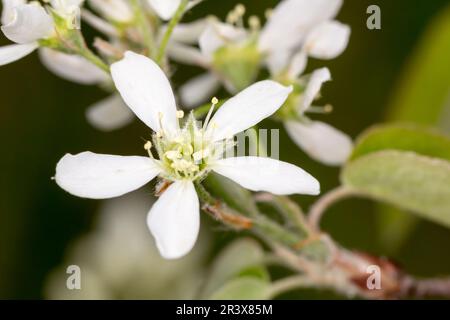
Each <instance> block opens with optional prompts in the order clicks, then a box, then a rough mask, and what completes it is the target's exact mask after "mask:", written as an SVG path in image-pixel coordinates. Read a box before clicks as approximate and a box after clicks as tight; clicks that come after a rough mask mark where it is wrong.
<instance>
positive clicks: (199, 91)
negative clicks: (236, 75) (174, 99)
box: [178, 73, 220, 108]
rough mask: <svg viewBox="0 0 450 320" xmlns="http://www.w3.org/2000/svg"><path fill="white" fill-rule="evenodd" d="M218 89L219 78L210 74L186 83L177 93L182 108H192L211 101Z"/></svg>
mask: <svg viewBox="0 0 450 320" xmlns="http://www.w3.org/2000/svg"><path fill="white" fill-rule="evenodd" d="M219 87H220V79H219V78H217V77H216V76H215V75H214V74H212V73H204V74H201V75H199V76H197V77H194V78H192V79H191V80H189V81H188V82H186V83H185V84H184V85H182V86H181V87H180V89H179V91H178V92H179V95H180V99H181V103H182V105H183V107H186V108H194V107H198V106H199V105H200V104H202V103H204V102H206V101H207V100H208V99H211V97H212V95H213V94H214V93H215V92H216V91H217V90H218V89H219Z"/></svg>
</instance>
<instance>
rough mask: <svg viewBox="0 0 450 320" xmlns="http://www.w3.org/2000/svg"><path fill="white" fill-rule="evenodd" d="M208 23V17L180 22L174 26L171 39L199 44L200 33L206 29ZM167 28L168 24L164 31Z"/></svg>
mask: <svg viewBox="0 0 450 320" xmlns="http://www.w3.org/2000/svg"><path fill="white" fill-rule="evenodd" d="M207 24H208V20H207V19H199V20H195V21H193V22H189V23H180V24H178V25H177V26H176V27H175V28H174V30H173V32H172V38H171V39H172V40H174V41H177V42H181V43H186V44H197V43H198V40H199V38H200V35H201V34H202V32H203V31H204V30H205V28H206V26H207ZM166 28H167V26H165V27H164V28H163V31H165V30H166Z"/></svg>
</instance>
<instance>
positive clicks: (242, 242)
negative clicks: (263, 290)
mask: <svg viewBox="0 0 450 320" xmlns="http://www.w3.org/2000/svg"><path fill="white" fill-rule="evenodd" d="M263 257H264V251H263V249H262V248H261V246H260V245H259V244H258V242H256V241H255V240H252V239H249V238H248V239H247V238H246V239H239V240H236V241H235V242H233V243H231V244H230V245H228V247H226V248H225V249H224V250H223V251H222V252H221V253H220V254H219V255H218V257H217V258H216V260H215V261H214V264H213V266H212V269H211V272H210V274H209V277H208V280H207V282H206V285H205V287H204V289H203V294H202V295H203V296H205V297H209V296H210V295H211V294H212V293H213V292H214V291H216V290H217V289H218V288H220V287H221V286H222V285H223V284H224V283H225V282H227V281H229V280H231V279H233V278H235V277H238V276H241V275H245V276H246V277H252V278H259V279H261V280H266V281H267V280H268V274H267V271H266V270H265V268H264V267H263V266H262V265H261V261H262V259H263ZM255 268H256V269H255ZM261 268H264V271H265V272H264V271H262V270H261ZM256 270H257V271H256Z"/></svg>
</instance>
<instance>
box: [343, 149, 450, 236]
mask: <svg viewBox="0 0 450 320" xmlns="http://www.w3.org/2000/svg"><path fill="white" fill-rule="evenodd" d="M341 180H342V183H343V184H344V185H345V186H347V187H351V188H352V189H354V190H355V191H356V192H357V193H359V194H361V195H363V196H368V197H371V198H373V199H376V200H379V201H382V202H385V203H390V204H393V205H395V206H398V207H401V208H403V209H406V210H409V211H412V212H414V213H416V214H417V215H419V216H421V217H423V218H425V219H429V220H431V221H434V222H436V223H439V224H441V225H444V226H446V227H450V163H449V162H448V161H446V160H442V159H437V158H430V157H427V156H422V155H419V154H417V153H413V152H403V151H389V150H388V151H379V152H374V153H370V154H368V155H366V156H363V157H361V158H358V159H356V160H354V161H352V162H350V163H348V164H347V165H346V166H345V168H344V170H343V171H342V175H341Z"/></svg>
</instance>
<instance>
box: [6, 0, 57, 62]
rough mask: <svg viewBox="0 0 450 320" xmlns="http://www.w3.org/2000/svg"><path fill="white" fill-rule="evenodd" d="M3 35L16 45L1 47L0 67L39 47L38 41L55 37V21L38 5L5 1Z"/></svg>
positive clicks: (35, 3) (10, 0)
mask: <svg viewBox="0 0 450 320" xmlns="http://www.w3.org/2000/svg"><path fill="white" fill-rule="evenodd" d="M1 30H2V32H3V34H4V35H5V36H6V37H7V38H8V39H10V40H11V41H13V42H15V43H16V44H12V45H7V46H3V47H0V65H5V64H8V63H11V62H14V61H17V60H19V59H21V58H23V57H24V56H26V55H28V54H30V53H31V52H33V51H34V50H35V49H37V48H38V47H39V44H38V41H39V40H40V39H46V38H48V37H50V36H52V35H53V32H54V27H53V20H52V18H51V17H50V15H49V14H48V13H47V12H46V11H45V9H44V8H43V7H42V6H41V5H40V4H39V3H38V2H33V3H30V4H27V3H26V2H25V1H17V0H3V13H2V27H1Z"/></svg>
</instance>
